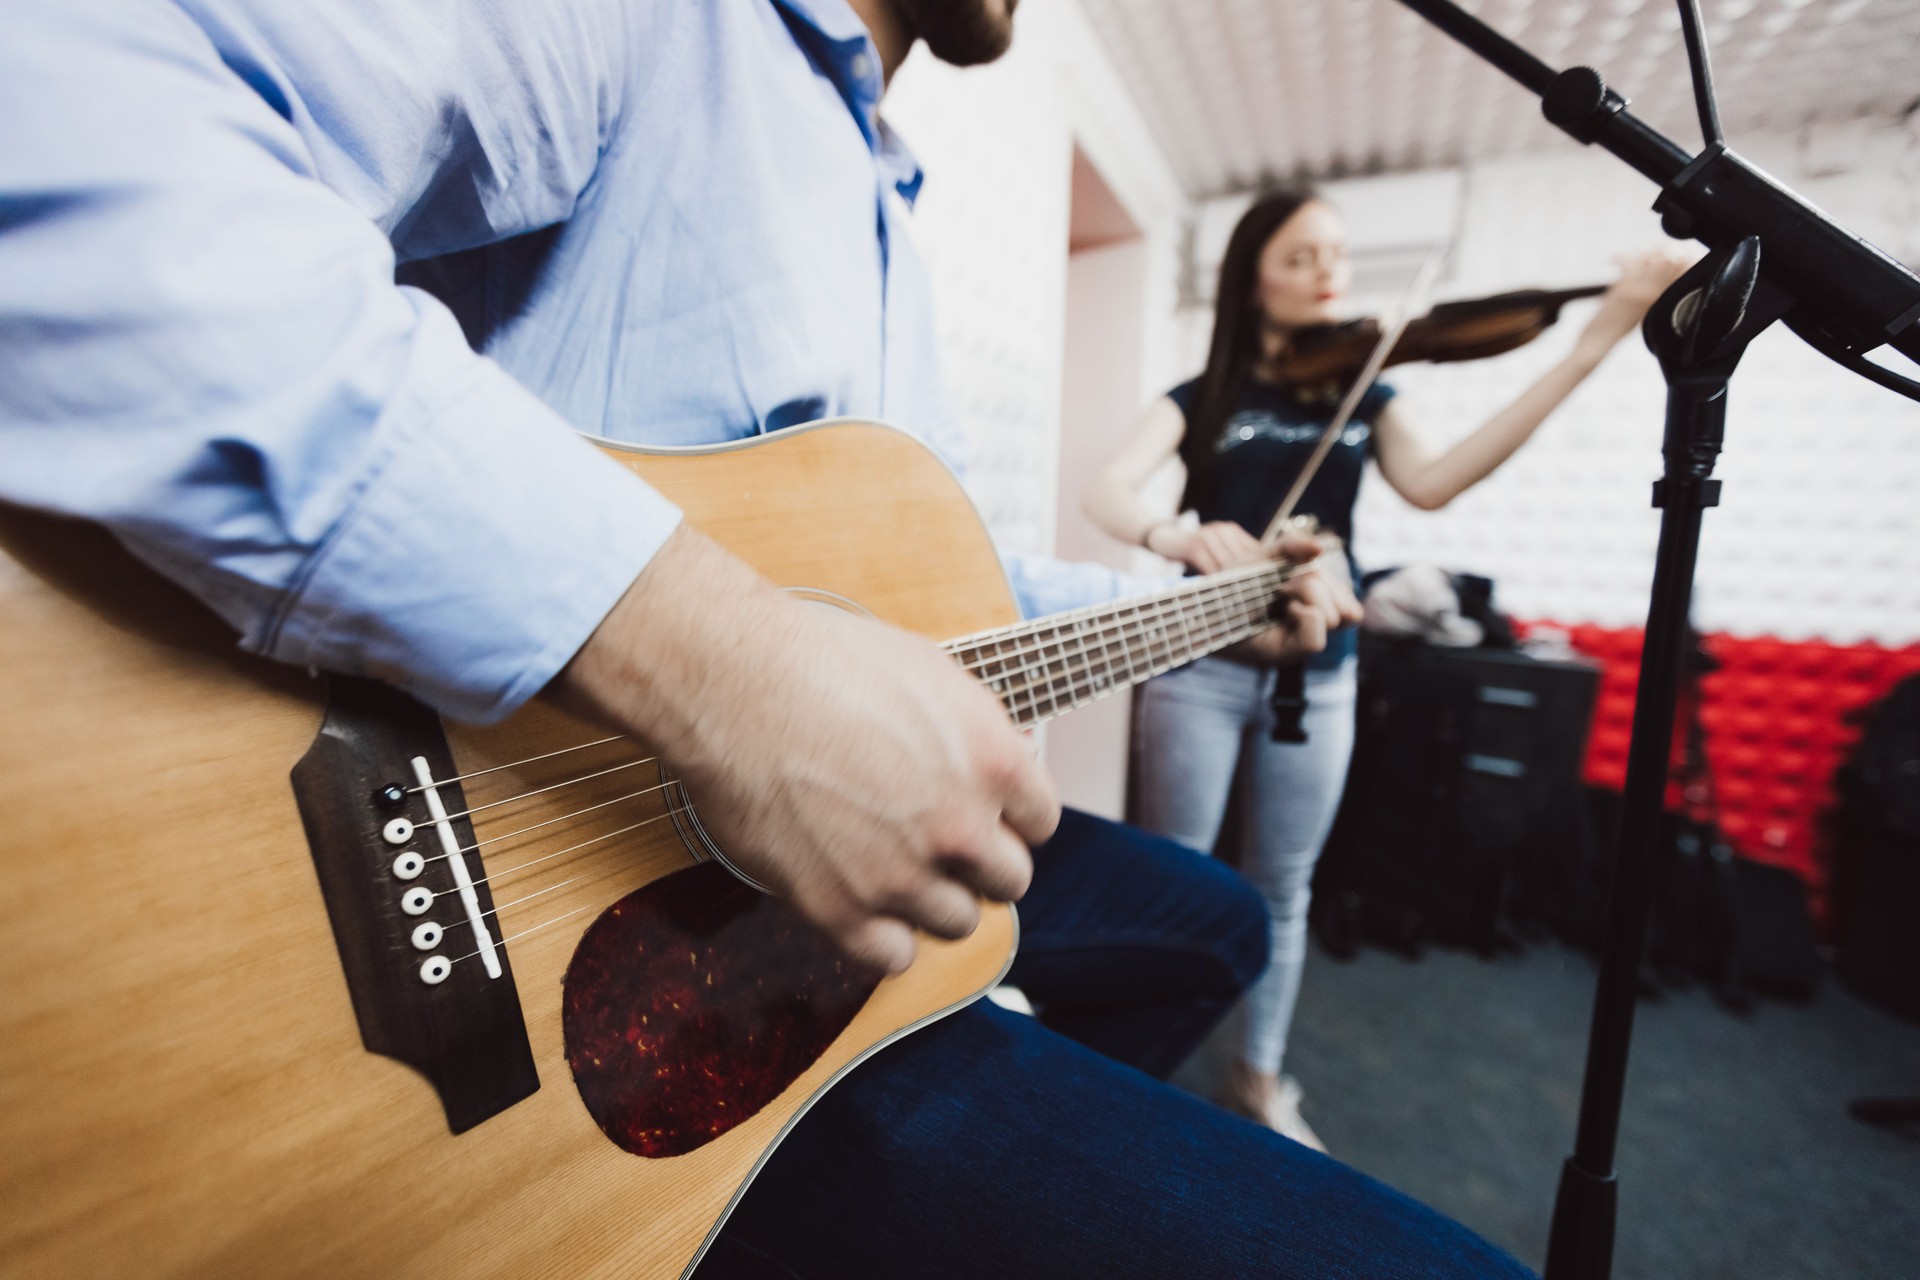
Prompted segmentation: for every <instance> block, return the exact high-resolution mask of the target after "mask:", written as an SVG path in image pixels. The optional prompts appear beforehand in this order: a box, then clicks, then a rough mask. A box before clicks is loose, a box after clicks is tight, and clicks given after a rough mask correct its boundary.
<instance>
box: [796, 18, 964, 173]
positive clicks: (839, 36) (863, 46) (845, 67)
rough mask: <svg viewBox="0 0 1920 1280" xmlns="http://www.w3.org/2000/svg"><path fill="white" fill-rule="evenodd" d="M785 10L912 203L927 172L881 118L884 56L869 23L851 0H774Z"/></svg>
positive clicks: (876, 155)
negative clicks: (874, 38)
mask: <svg viewBox="0 0 1920 1280" xmlns="http://www.w3.org/2000/svg"><path fill="white" fill-rule="evenodd" d="M773 3H774V5H775V6H776V7H778V8H779V9H780V10H782V11H783V12H784V13H785V15H786V17H787V23H788V26H789V28H791V29H792V31H793V33H794V38H795V39H796V40H798V41H800V42H801V44H803V45H804V46H806V49H807V51H808V53H810V54H811V55H812V56H813V58H814V59H815V61H817V62H818V63H819V64H820V66H821V67H822V68H823V69H824V70H825V71H826V73H827V75H828V77H829V78H830V79H832V81H833V83H834V85H835V87H837V88H838V89H839V90H840V96H841V97H842V98H844V99H845V100H846V103H847V109H848V110H850V111H852V112H853V117H854V119H855V120H856V121H857V122H858V123H859V125H860V133H861V135H862V136H863V137H865V138H866V140H867V146H868V148H869V149H870V150H871V151H872V152H873V154H874V158H875V159H876V160H878V161H879V163H880V169H881V172H882V173H883V174H884V175H885V176H886V177H888V178H890V179H891V180H892V181H893V185H894V189H895V190H897V191H898V192H899V193H900V198H901V199H903V200H905V201H906V202H907V205H908V206H909V207H911V206H912V205H913V202H914V200H915V199H916V198H917V197H918V196H919V194H920V186H921V183H922V182H923V181H925V177H926V175H925V174H924V173H923V172H922V171H921V168H920V162H919V161H918V160H916V159H914V155H913V152H911V151H909V150H908V149H907V145H906V144H905V143H904V142H902V141H901V140H900V135H899V134H897V133H895V132H894V131H893V130H892V129H891V128H890V127H889V126H888V125H887V122H886V121H884V120H882V119H881V118H880V95H881V94H882V93H883V92H885V90H886V84H885V82H884V81H883V79H882V78H881V75H880V54H879V51H878V50H877V49H875V48H874V45H873V38H872V37H871V36H869V35H868V34H867V27H866V24H865V23H864V22H862V21H860V15H859V14H857V13H855V12H854V11H853V8H852V6H850V5H848V4H847V2H846V0H773Z"/></svg>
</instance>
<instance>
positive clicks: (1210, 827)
mask: <svg viewBox="0 0 1920 1280" xmlns="http://www.w3.org/2000/svg"><path fill="white" fill-rule="evenodd" d="M1624 265H1625V270H1624V272H1623V274H1622V275H1621V278H1620V280H1619V281H1618V282H1617V283H1615V284H1614V285H1613V286H1612V287H1611V288H1609V289H1607V290H1606V292H1605V294H1604V296H1603V297H1602V299H1601V303H1600V307H1599V309H1598V311H1597V312H1595V314H1594V315H1593V317H1592V319H1590V320H1589V321H1588V322H1587V326H1586V328H1585V329H1584V330H1583V331H1582V332H1581V334H1580V337H1579V340H1578V341H1577V342H1576V343H1575V344H1574V347H1573V350H1572V351H1571V352H1569V353H1568V355H1567V356H1566V358H1565V359H1563V360H1561V361H1560V363H1559V364H1557V365H1555V366H1554V367H1553V368H1552V369H1550V370H1548V371H1547V373H1546V374H1544V375H1543V376H1542V377H1541V378H1540V379H1539V380H1538V381H1536V382H1535V383H1534V384H1533V385H1532V386H1530V387H1528V388H1527V389H1526V390H1525V391H1524V392H1522V393H1521V394H1520V396H1519V397H1518V398H1517V399H1515V400H1514V401H1513V402H1512V403H1511V404H1509V405H1507V406H1506V407H1505V408H1504V409H1502V410H1500V411H1499V412H1498V413H1496V414H1494V415H1493V416H1492V417H1491V418H1489V419H1488V420H1487V421H1486V423H1485V424H1484V425H1482V426H1481V427H1480V428H1479V429H1478V430H1476V431H1474V432H1473V433H1472V434H1471V435H1469V436H1467V437H1466V438H1465V439H1463V440H1461V441H1460V442H1459V443H1457V444H1455V445H1453V446H1452V447H1451V448H1447V449H1444V450H1436V449H1433V448H1430V447H1428V446H1427V445H1426V444H1424V443H1423V442H1422V440H1421V438H1420V436H1419V434H1418V433H1417V432H1416V430H1415V429H1414V426H1413V424H1412V422H1411V420H1410V416H1409V415H1408V414H1407V412H1406V410H1405V409H1404V408H1403V407H1402V405H1401V404H1400V403H1399V402H1398V401H1397V400H1396V399H1395V398H1394V392H1393V389H1392V388H1391V387H1388V386H1386V385H1384V384H1379V383H1376V384H1375V385H1374V386H1373V387H1372V388H1371V389H1370V390H1369V391H1368V392H1367V394H1366V396H1365V397H1364V398H1363V399H1362V400H1361V402H1360V405H1359V408H1358V410H1357V411H1356V412H1355V413H1354V415H1353V417H1352V419H1351V421H1350V422H1349V424H1348V426H1347V428H1346V429H1345V431H1344V432H1343V433H1342V435H1341V439H1340V441H1339V442H1338V443H1337V444H1336V445H1335V446H1334V447H1333V449H1332V451H1331V452H1330V453H1329V454H1328V456H1327V458H1326V461H1325V463H1324V464H1323V465H1322V466H1321V468H1320V470H1319V471H1318V472H1317V473H1316V474H1315V475H1314V477H1313V479H1312V482H1311V483H1310V484H1309V486H1308V487H1307V489H1306V491H1305V493H1304V494H1303V495H1302V497H1301V499H1300V503H1299V506H1298V508H1297V510H1298V511H1299V512H1300V513H1303V514H1307V515H1312V516H1315V517H1317V518H1318V520H1319V522H1320V527H1321V528H1322V529H1323V530H1325V531H1327V532H1328V533H1330V534H1332V535H1334V536H1337V537H1338V538H1339V539H1341V540H1342V542H1343V543H1344V542H1348V541H1351V537H1352V532H1353V506H1354V500H1355V498H1356V496H1357V495H1358V492H1359V488H1360V476H1361V471H1362V469H1363V467H1364V465H1365V463H1366V461H1367V459H1368V458H1372V459H1374V460H1375V461H1376V462H1377V463H1378V464H1379V467H1380V474H1381V475H1382V476H1383V477H1385V479H1386V482H1387V483H1388V484H1389V485H1391V486H1392V487H1393V489H1394V491H1395V492H1396V493H1398V494H1399V495H1400V496H1401V497H1403V498H1405V499H1406V500H1407V501H1408V502H1410V503H1412V504H1413V505H1414V506H1416V507H1419V508H1421V509H1422V510H1427V511H1432V510H1436V509H1438V508H1440V507H1443V506H1445V505H1446V504H1447V503H1448V502H1450V501H1452V500H1453V499H1454V498H1455V497H1458V496H1459V495H1460V494H1461V493H1463V492H1465V491H1466V490H1467V489H1469V488H1471V487H1472V486H1473V485H1474V484H1476V483H1478V482H1479V481H1480V480H1482V479H1484V478H1485V477H1486V476H1488V475H1489V474H1491V473H1492V472H1493V470H1494V469H1495V468H1496V467H1498V466H1499V465H1500V464H1501V463H1502V462H1505V461H1506V460H1507V458H1509V457H1510V456H1512V454H1513V452H1514V451H1515V450H1516V449H1518V448H1519V447H1520V446H1521V445H1523V444H1525V443H1526V441H1527V439H1528V438H1529V437H1530V436H1532V435H1533V433H1534V431H1535V430H1536V429H1537V428H1538V427H1539V426H1540V424H1541V423H1542V422H1543V421H1545V419H1546V417H1547V415H1548V414H1550V413H1552V412H1553V410H1554V409H1555V408H1557V407H1558V406H1559V404H1560V402H1561V401H1562V400H1564V399H1566V397H1567V395H1568V394H1569V393H1570V392H1571V391H1572V390H1573V389H1574V388H1575V387H1577V386H1579V385H1580V383H1581V382H1582V381H1583V380H1585V379H1586V377H1587V376H1588V375H1589V374H1591V373H1592V372H1593V371H1594V369H1595V368H1597V367H1598V366H1599V364H1600V362H1601V360H1602V359H1604V358H1605V356H1606V355H1607V353H1608V352H1609V351H1610V350H1612V349H1613V347H1614V345H1615V344H1616V343H1618V342H1619V341H1620V340H1621V339H1622V338H1625V337H1626V336H1627V335H1628V334H1630V333H1632V332H1633V331H1634V330H1635V328H1636V327H1637V326H1638V325H1639V322H1640V319H1641V317H1642V316H1643V315H1644V314H1645V312H1646V309H1647V307H1648V306H1650V305H1651V304H1652V303H1653V301H1654V300H1655V299H1656V298H1658V297H1659V295H1660V293H1661V292H1662V291H1663V290H1664V289H1665V288H1666V287H1667V285H1668V284H1669V283H1671V282H1672V281H1673V280H1674V279H1675V278H1676V277H1677V276H1678V275H1679V274H1680V272H1681V271H1682V270H1683V269H1684V266H1685V262H1684V260H1683V259H1681V258H1680V257H1678V256H1677V255H1675V254H1673V253H1669V252H1664V251H1662V252H1654V253H1649V254H1645V255H1642V256H1640V257H1636V258H1633V259H1631V260H1628V261H1627V262H1626V263H1625V264H1624ZM1352 274H1353V273H1352V267H1351V264H1350V263H1349V262H1348V258H1347V242H1346V232H1345V228H1344V226H1343V224H1342V222H1341V218H1340V215H1339V213H1338V212H1337V211H1336V210H1335V209H1334V208H1333V206H1332V205H1330V204H1328V203H1327V202H1326V201H1325V200H1323V199H1321V198H1319V197H1318V196H1317V195H1315V194H1313V193H1311V192H1302V191H1282V192H1276V193H1273V194H1270V195H1267V196H1264V197H1263V198H1261V199H1260V200H1258V201H1256V202H1255V203H1254V204H1253V206H1252V207H1251V208H1250V209H1248V210H1247V212H1246V214H1245V215H1244V216H1243V217H1242V218H1241V219H1240V222H1239V224H1238V225H1237V226H1236V227H1235V228H1234V232H1233V236H1232V238H1231V239H1230V240H1229V242H1228V245H1227V251H1226V255H1225V257H1224V258H1223V260H1222V262H1221V266H1220V287H1219V291H1218V295H1217V299H1216V302H1215V310H1214V327H1213V339H1212V343H1211V346H1210V348H1209V351H1208V355H1207V367H1206V370H1205V372H1204V373H1202V374H1201V376H1200V377H1199V378H1196V379H1195V380H1193V381H1191V382H1188V383H1184V384H1182V385H1181V386H1178V387H1175V388H1174V389H1173V390H1172V391H1170V392H1168V393H1167V395H1165V396H1164V397H1162V398H1160V399H1159V400H1156V401H1155V402H1154V403H1153V404H1152V405H1150V406H1149V407H1148V408H1147V410H1146V412H1145V413H1143V414H1142V415H1141V417H1140V419H1139V422H1138V424H1137V425H1136V426H1135V428H1134V431H1133V434H1132V436H1131V438H1129V439H1128V441H1127V442H1126V444H1125V445H1124V446H1123V447H1122V448H1121V450H1120V452H1119V453H1118V454H1116V455H1115V456H1114V458H1113V459H1112V461H1111V462H1109V463H1108V464H1107V465H1106V466H1105V467H1104V468H1102V469H1101V471H1100V472H1099V473H1098V474H1097V475H1096V476H1095V478H1094V480H1093V482H1092V484H1091V485H1090V486H1089V488H1088V490H1087V493H1086V497H1085V504H1084V505H1085V508H1086V512H1087V515H1088V516H1089V517H1091V518H1092V519H1093V520H1094V522H1095V523H1097V524H1098V525H1100V527H1101V528H1103V529H1105V530H1106V531H1107V532H1108V533H1109V534H1111V535H1113V536H1114V537H1115V538H1118V539H1120V540H1122V541H1125V542H1129V543H1134V544H1137V545H1141V546H1145V547H1146V548H1148V549H1149V550H1151V551H1153V552H1155V553H1157V554H1159V555H1162V556H1165V557H1167V558H1169V559H1173V560H1178V561H1181V562H1183V563H1185V564H1186V565H1188V566H1189V567H1190V568H1191V569H1193V570H1195V571H1197V572H1200V573H1215V572H1218V571H1220V570H1222V569H1228V568H1233V567H1235V566H1237V565H1241V564H1247V563H1251V562H1253V561H1256V560H1258V559H1260V558H1262V557H1263V556H1264V555H1265V554H1266V553H1265V552H1264V551H1263V550H1262V548H1261V543H1260V535H1261V533H1262V532H1263V531H1264V530H1265V528H1266V526H1267V523H1268V521H1269V520H1270V518H1271V517H1272V516H1273V514H1274V512H1275V510H1276V508H1277V507H1278V505H1279V503H1280V501H1281V498H1282V495H1283V494H1285V493H1286V491H1287V490H1288V488H1289V487H1290V486H1291V485H1292V484H1293V483H1294V481H1295V480H1296V479H1297V478H1298V476H1299V475H1300V473H1301V469H1302V467H1303V466H1304V464H1305V462H1306V460H1307V458H1308V456H1309V455H1310V454H1311V453H1312V452H1313V450H1314V446H1315V445H1316V444H1317V443H1318V441H1319V438H1320V435H1321V434H1322V432H1323V430H1324V429H1325V428H1326V427H1327V426H1328V424H1329V422H1330V421H1331V418H1332V413H1333V410H1334V403H1333V401H1332V400H1329V399H1328V398H1327V397H1326V396H1325V394H1324V393H1323V392H1322V391H1321V389H1319V388H1315V389H1313V392H1312V393H1309V391H1308V389H1307V388H1303V387H1301V386H1299V385H1295V384H1292V383H1290V381H1289V379H1288V377H1287V373H1286V369H1287V357H1288V354H1289V352H1290V351H1291V350H1293V347H1294V338H1295V335H1296V334H1299V333H1301V332H1302V331H1303V330H1309V329H1314V328H1315V327H1317V326H1324V325H1328V324H1331V323H1333V322H1336V321H1338V320H1340V319H1341V318H1342V314H1341V313H1342V306H1343V303H1344V302H1345V300H1346V295H1347V291H1348V288H1349V286H1350V285H1351V283H1352ZM1344 390H1345V388H1344V387H1340V388H1337V389H1336V391H1335V393H1334V396H1333V400H1337V398H1338V392H1339V391H1344ZM1175 456H1178V457H1179V459H1180V461H1181V462H1182V463H1183V464H1184V466H1185V471H1186V488H1185V493H1184V496H1183V498H1182V501H1181V509H1182V510H1191V511H1194V512H1195V513H1197V515H1198V522H1197V523H1190V522H1185V521H1182V520H1181V519H1179V518H1177V517H1167V516H1163V515H1162V514H1160V513H1158V512H1155V511H1153V510H1152V509H1150V508H1149V507H1148V506H1147V505H1146V504H1145V503H1144V502H1143V501H1142V500H1141V497H1140V491H1141V488H1142V487H1143V486H1144V485H1145V483H1146V482H1147V480H1148V478H1149V477H1150V476H1152V475H1153V474H1154V473H1155V472H1156V471H1157V470H1158V469H1159V468H1160V467H1161V465H1162V464H1163V463H1165V462H1167V461H1168V460H1169V459H1171V458H1173V457H1175ZM1342 558H1343V557H1342ZM1335 567H1336V568H1339V567H1341V566H1340V565H1338V564H1336V566H1335ZM1355 649H1356V646H1355V640H1354V636H1353V633H1352V632H1351V630H1347V631H1344V632H1341V633H1336V635H1335V636H1334V637H1331V638H1330V640H1329V643H1328V646H1327V649H1326V652H1325V653H1323V654H1321V655H1318V656H1317V657H1316V658H1315V659H1314V660H1313V662H1312V663H1311V664H1310V665H1309V667H1308V669H1307V671H1306V672H1305V679H1304V684H1305V692H1306V698H1307V710H1306V712H1305V719H1304V725H1303V727H1304V728H1305V730H1306V732H1307V740H1306V741H1305V742H1303V743H1294V742H1276V741H1274V740H1273V735H1272V732H1271V730H1272V725H1273V720H1272V717H1273V710H1272V707H1271V696H1272V693H1273V686H1274V680H1275V673H1274V669H1273V667H1272V665H1271V661H1270V660H1268V659H1266V658H1265V657H1264V655H1263V654H1261V653H1260V652H1259V651H1258V650H1253V649H1243V650H1242V651H1237V652H1232V656H1231V657H1220V658H1203V659H1201V660H1200V661H1199V662H1196V663H1194V664H1192V665H1191V666H1188V667H1184V668H1182V669H1180V670H1178V671H1175V672H1172V673H1170V674H1168V675H1164V676H1161V677H1159V678H1157V679H1155V680H1152V681H1150V682H1149V683H1148V684H1147V685H1146V686H1145V688H1144V689H1143V690H1142V691H1141V694H1140V698H1139V702H1138V706H1137V712H1136V716H1135V721H1134V759H1133V777H1132V793H1131V794H1132V805H1133V809H1134V815H1133V816H1134V817H1135V819H1136V820H1137V821H1139V822H1140V823H1141V824H1142V825H1144V826H1146V827H1147V828H1149V829H1151V830H1153V831H1156V832H1159V833H1162V834H1164V835H1169V836H1172V837H1174V838H1175V839H1177V840H1180V841H1182V842H1184V843H1186V844H1188V845H1191V846H1192V847H1193V848H1195V849H1200V850H1210V849H1212V848H1213V846H1214V842H1215V839H1216V837H1217V836H1218V835H1219V831H1220V824H1221V820H1222V817H1223V815H1224V813H1225V811H1226V808H1227V803H1228V798H1229V793H1230V791H1232V790H1233V789H1234V788H1236V787H1238V788H1240V791H1241V794H1240V795H1239V796H1238V799H1239V801H1240V804H1239V806H1238V807H1239V811H1240V813H1241V814H1242V816H1243V821H1244V829H1243V830H1242V831H1241V832H1240V833H1239V843H1240V847H1241V851H1242V859H1243V869H1244V870H1245V872H1246V874H1247V876H1248V877H1249V878H1250V879H1251V880H1252V881H1253V882H1254V883H1255V884H1256V885H1258V886H1259V888H1260V890H1261V891H1262V892H1263V893H1264V894H1265V895H1266V898H1267V903H1268V906H1269V908H1270V909H1271V911H1272V916H1273V948H1272V957H1273V958H1272V963H1271V967H1270V968H1269V969H1268V970H1267V973H1266V975H1265V976H1264V977H1263V978H1262V979H1261V980H1260V982H1259V984H1258V985H1257V986H1255V987H1254V989H1253V990H1252V992H1251V993H1250V994H1249V995H1248V997H1247V1005H1246V1009H1245V1022H1244V1031H1243V1035H1242V1039H1241V1043H1240V1046H1239V1054H1238V1057H1237V1060H1236V1061H1235V1062H1234V1064H1233V1066H1232V1067H1231V1068H1230V1070H1229V1072H1228V1076H1227V1080H1226V1083H1225V1086H1224V1089H1225V1092H1224V1096H1223V1097H1222V1098H1221V1101H1222V1102H1223V1103H1224V1104H1225V1105H1227V1106H1228V1107H1229V1108H1231V1109H1232V1110H1235V1111H1237V1112H1240V1113H1241V1114H1244V1115H1247V1116H1250V1117H1252V1118H1254V1119H1256V1120H1259V1121H1262V1122H1264V1123H1266V1124H1268V1125H1270V1126H1271V1127H1272V1128H1274V1129H1277V1130H1278V1131H1280V1132H1281V1133H1283V1134H1286V1135H1287V1136H1289V1137H1292V1138H1294V1139H1296V1140H1298V1141H1301V1142H1304V1143H1307V1144H1308V1145H1310V1146H1315V1147H1319V1146H1320V1143H1319V1140H1318V1139H1317V1138H1316V1137H1315V1136H1314V1134H1313V1132H1312V1130H1311V1129H1309V1128H1308V1127H1307V1125H1306V1123H1305V1122H1304V1121H1303V1120H1302V1119H1301V1118H1300V1110H1299V1102H1300V1091H1299V1088H1298V1086H1297V1085H1296V1084H1294V1083H1293V1082H1292V1081H1291V1080H1289V1079H1287V1078H1286V1077H1284V1076H1282V1074H1281V1065H1282V1062H1283V1059H1284V1055H1285V1052H1286V1042H1287V1028H1288V1024H1289V1023H1290V1022H1291V1020H1292V1017H1293V1006H1294V1000H1295V998H1296V996H1297V995H1298V993H1299V989H1300V973H1301V966H1302V962H1303V960H1304V957H1305V952H1306V919H1307V898H1308V886H1309V884H1310V882H1311V880H1312V875H1313V867H1314V863H1315V862H1316V861H1317V860H1318V858H1319V856H1320V848H1321V845H1322V843H1323V842H1324V841H1325V839H1326V836H1327V832H1328V829H1329V827H1330V826H1331V825H1332V822H1333V816H1334V810H1335V808H1336V806H1337V805H1338V803H1339V799H1340V792H1341V789H1342V787H1343V786H1344V785H1345V781H1346V771H1347V761H1348V758H1349V756H1350V755H1351V753H1352V747H1353V727H1354V690H1355V679H1354V667H1355V663H1354V655H1355ZM1322 1149H1324V1148H1322Z"/></svg>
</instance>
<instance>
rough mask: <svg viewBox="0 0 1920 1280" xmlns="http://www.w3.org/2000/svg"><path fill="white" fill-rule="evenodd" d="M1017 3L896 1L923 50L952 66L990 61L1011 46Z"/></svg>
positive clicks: (1001, 0)
mask: <svg viewBox="0 0 1920 1280" xmlns="http://www.w3.org/2000/svg"><path fill="white" fill-rule="evenodd" d="M1018 3H1019V0H899V4H900V10H901V12H902V13H904V14H905V15H906V18H907V21H908V22H910V23H912V24H913V29H914V32H915V34H917V35H918V36H919V37H920V38H921V39H922V40H925V41H926V42H927V50H928V52H930V53H932V54H933V56H934V57H936V58H938V59H940V61H942V62H950V63H952V64H953V65H954V66H956V67H976V66H979V65H980V64H981V63H984V62H992V61H993V60H994V59H995V58H998V57H999V56H1000V55H1001V54H1003V53H1005V52H1006V51H1007V46H1008V45H1010V44H1012V43H1013V10H1014V7H1015V6H1016V5H1017V4H1018Z"/></svg>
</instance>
